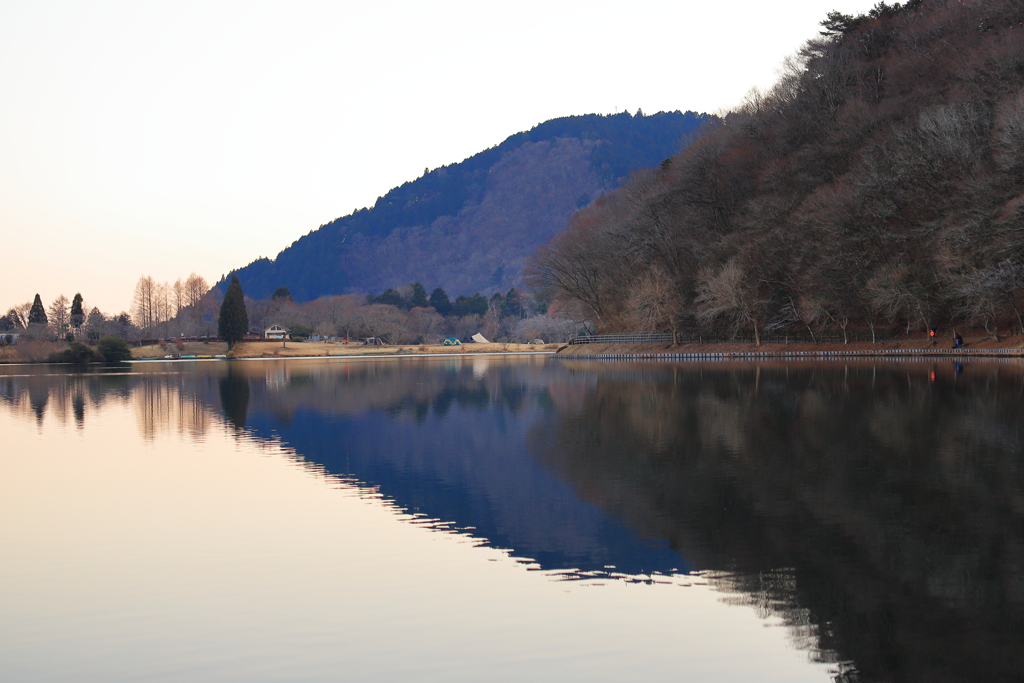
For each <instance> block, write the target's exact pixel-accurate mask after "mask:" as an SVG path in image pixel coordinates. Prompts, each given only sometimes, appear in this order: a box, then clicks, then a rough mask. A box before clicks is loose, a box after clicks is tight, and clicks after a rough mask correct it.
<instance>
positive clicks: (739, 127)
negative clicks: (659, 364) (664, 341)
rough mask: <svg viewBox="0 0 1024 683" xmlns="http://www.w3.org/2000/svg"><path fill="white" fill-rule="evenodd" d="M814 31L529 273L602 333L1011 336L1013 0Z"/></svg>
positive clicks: (913, 5) (588, 211) (1015, 142)
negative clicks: (773, 72) (768, 80)
mask: <svg viewBox="0 0 1024 683" xmlns="http://www.w3.org/2000/svg"><path fill="white" fill-rule="evenodd" d="M822 26H823V31H822V32H821V35H819V36H817V37H815V38H813V39H811V40H809V41H808V42H807V43H806V44H805V45H804V47H803V48H802V49H801V50H800V52H799V54H798V56H797V57H796V58H794V59H792V60H791V61H789V62H788V63H787V65H786V67H785V70H784V74H783V75H782V77H781V78H780V80H779V82H778V83H777V84H776V85H775V86H774V87H773V88H772V89H771V90H769V91H768V92H763V93H755V94H753V95H751V96H750V97H749V98H748V100H747V101H746V103H745V105H744V106H742V107H741V108H740V109H739V110H738V111H736V112H733V113H732V114H730V115H728V116H726V117H725V118H724V119H723V120H722V121H721V123H720V125H718V126H716V127H715V128H714V129H712V130H709V131H708V132H707V133H706V134H705V135H703V136H702V137H701V138H700V139H699V140H697V141H696V142H694V143H693V144H691V145H690V146H689V147H687V148H686V149H685V150H684V151H683V152H682V153H680V154H678V155H676V156H674V157H673V158H672V159H671V161H670V162H668V163H666V164H663V165H662V166H661V167H660V168H658V169H656V170H650V171H647V172H644V173H639V174H635V175H634V176H633V177H632V178H631V180H630V182H629V183H627V184H626V185H624V186H623V187H622V188H620V189H619V190H617V191H615V192H613V193H608V194H605V195H604V196H602V197H600V198H599V199H597V200H596V201H595V202H594V203H593V204H591V205H589V206H588V207H586V208H584V209H582V210H581V211H579V212H577V213H576V214H575V215H574V216H573V217H572V219H571V221H570V224H569V227H568V228H567V230H566V231H564V232H562V233H560V234H558V235H557V236H556V237H555V238H554V239H553V240H552V241H551V242H550V243H549V244H547V245H546V246H545V247H543V248H542V249H541V250H540V251H539V252H538V254H537V256H536V257H535V259H534V260H533V262H532V270H530V271H529V272H530V278H528V280H529V281H531V282H532V283H533V284H534V285H535V286H540V287H547V288H550V291H551V292H553V293H554V295H555V296H556V297H557V298H559V299H561V305H562V306H563V308H564V309H565V310H569V311H572V312H573V313H574V315H576V316H578V317H580V318H586V319H589V320H591V321H593V322H594V324H595V326H596V327H597V328H599V329H601V330H609V331H611V330H625V329H652V328H659V329H669V328H679V327H697V328H701V329H714V328H717V329H719V330H721V331H731V332H733V333H741V334H743V335H745V336H750V337H756V338H757V339H758V340H759V339H760V336H761V335H763V334H764V333H765V332H770V331H772V330H783V329H785V330H793V331H796V330H802V331H804V332H805V333H811V334H813V333H814V332H815V331H816V330H819V329H823V328H825V329H833V330H836V331H838V330H843V331H844V332H846V331H847V330H852V329H860V330H863V331H865V333H866V332H867V331H869V330H870V331H871V332H872V333H873V332H874V331H875V330H876V328H879V327H888V328H891V329H897V330H902V331H903V332H904V333H909V332H912V331H913V332H914V333H915V334H920V333H922V332H924V331H926V330H927V329H929V328H931V327H933V326H939V327H940V328H945V330H946V331H947V332H948V330H949V327H947V326H953V327H959V326H965V325H970V326H977V327H978V328H982V327H984V328H985V329H988V330H989V331H990V332H991V333H993V334H997V333H998V332H999V331H1000V330H1002V331H1006V330H1011V329H1012V330H1015V331H1019V330H1020V326H1021V310H1022V307H1024V240H1022V238H1024V2H1021V0H956V1H954V0H911V1H910V2H907V3H906V4H904V5H900V4H899V3H897V4H894V5H888V4H886V3H879V4H878V5H876V6H875V8H874V9H873V10H872V11H871V12H869V13H868V14H867V15H861V16H849V15H844V14H841V13H838V12H832V13H830V14H829V15H828V17H827V18H826V20H825V21H823V22H822Z"/></svg>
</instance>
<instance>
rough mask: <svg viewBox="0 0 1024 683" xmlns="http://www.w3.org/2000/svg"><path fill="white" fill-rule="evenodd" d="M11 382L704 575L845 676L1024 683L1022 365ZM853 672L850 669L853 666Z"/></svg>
mask: <svg viewBox="0 0 1024 683" xmlns="http://www.w3.org/2000/svg"><path fill="white" fill-rule="evenodd" d="M57 377H58V379H56V380H55V379H54V376H44V375H43V374H41V373H38V372H37V373H36V374H33V373H26V375H25V376H20V377H19V376H14V375H12V374H10V373H9V374H8V375H0V401H3V402H4V403H7V404H9V405H10V406H13V407H14V408H15V409H16V410H21V411H23V412H25V414H26V416H30V417H33V418H34V419H36V420H37V421H40V422H41V421H42V419H43V415H44V413H46V412H47V411H54V412H55V413H56V414H59V415H62V416H66V419H68V420H70V421H73V422H74V423H75V424H77V425H81V424H83V422H84V421H87V420H88V419H89V413H90V410H94V409H95V408H96V407H97V406H99V405H100V404H101V403H102V402H103V401H105V400H123V401H130V402H132V403H133V405H135V406H136V411H137V414H138V417H139V425H140V429H142V430H143V432H144V433H146V434H155V433H158V432H160V431H161V430H176V431H179V432H182V433H188V434H192V435H194V436H196V437H201V435H202V434H203V433H204V432H205V431H206V430H208V429H211V428H214V427H215V426H217V427H218V428H219V426H220V425H225V426H227V427H228V428H229V429H232V430H233V431H235V433H236V434H238V435H239V438H247V439H256V440H263V441H274V442H279V443H281V444H282V445H284V446H285V447H287V448H289V449H293V450H294V452H295V454H296V457H297V458H299V459H301V460H302V461H303V462H304V463H305V464H306V466H307V467H309V468H310V469H311V470H312V471H314V472H315V473H316V474H317V476H321V475H336V476H339V477H343V478H346V479H351V480H355V481H357V482H359V484H360V485H361V486H364V487H371V488H373V489H375V490H377V491H379V493H380V494H381V495H383V496H385V497H387V498H390V499H392V500H394V501H395V503H396V504H397V505H398V506H400V507H402V508H404V509H407V510H409V511H410V512H412V513H415V514H418V515H420V516H421V518H423V517H425V518H427V519H434V520H439V521H440V522H443V523H446V524H448V525H449V526H450V527H454V528H456V529H459V530H462V532H463V533H467V534H471V535H473V536H475V537H477V538H479V539H481V542H484V543H487V544H490V545H494V546H497V547H502V548H507V549H509V551H510V552H511V553H512V554H513V555H514V556H517V557H520V558H523V560H524V561H528V562H530V563H532V564H533V565H535V566H537V567H538V568H541V569H545V570H555V571H560V572H561V573H562V575H563V576H564V577H565V578H578V577H593V576H611V577H627V578H631V579H633V580H636V579H641V580H643V579H645V577H650V576H652V575H656V574H659V573H678V572H691V573H692V572H700V573H701V574H702V576H703V578H704V579H706V580H707V581H709V582H711V583H712V584H713V585H715V586H716V587H717V588H718V589H720V590H721V591H723V592H725V593H727V594H728V596H729V597H728V600H730V601H732V602H736V603H741V604H747V605H750V606H752V607H754V608H755V609H757V610H759V611H760V612H761V613H762V614H765V615H769V614H770V615H775V616H779V617H781V618H782V619H783V621H784V622H785V623H786V624H787V626H788V628H789V629H790V633H791V635H792V638H793V640H794V641H795V643H796V644H797V645H798V646H800V647H803V648H806V649H807V650H808V651H809V652H810V653H811V655H812V656H813V657H815V658H819V659H822V660H825V661H833V662H844V663H846V664H844V665H843V667H842V669H843V670H844V671H845V673H838V674H837V679H842V680H861V681H908V682H909V681H923V680H927V681H963V680H993V681H1001V680H1019V677H1020V675H1021V673H1020V672H1021V671H1024V654H1022V648H1021V646H1020V645H1021V643H1022V642H1024V468H1022V458H1024V455H1022V453H1024V449H1022V446H1024V433H1022V408H1024V372H1022V367H1021V365H1019V364H1016V363H995V362H992V363H989V362H982V361H978V362H971V363H966V364H964V365H959V364H953V363H948V362H947V363H931V362H928V363H922V362H916V363H915V362H908V363H896V362H888V363H887V362H867V361H864V362H849V363H832V364H823V363H822V364H817V363H803V364H783V363H735V364H731V363H718V364H618V363H599V362H589V363H588V362H578V361H562V360H560V361H550V360H548V361H545V360H544V359H537V358H534V359H516V360H510V361H503V360H492V359H486V358H477V359H472V360H468V359H467V360H460V359H444V360H434V359H401V360H395V361H390V362H389V361H374V362H362V361H360V362H323V361H313V362H305V361H285V362H235V363H219V364H214V363H209V364H197V365H193V366H189V365H171V364H161V365H155V366H152V367H151V368H150V367H143V368H138V367H136V368H135V369H134V370H133V372H132V373H131V374H118V375H114V376H107V375H98V376H94V375H88V374H86V375H75V374H70V373H69V374H66V375H59V373H58V375H57ZM851 662H852V664H849V663H851Z"/></svg>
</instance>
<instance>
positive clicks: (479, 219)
mask: <svg viewBox="0 0 1024 683" xmlns="http://www.w3.org/2000/svg"><path fill="white" fill-rule="evenodd" d="M706 118H707V117H706V116H705V115H701V114H695V113H693V112H686V113H685V114H684V113H680V112H660V113H658V114H654V115H651V116H644V115H643V114H642V113H640V112H638V113H637V115H636V116H632V115H630V114H629V113H623V114H616V115H613V116H600V115H596V114H590V115H586V116H570V117H565V118H559V119H553V120H551V121H547V122H545V123H542V124H540V125H538V126H536V127H535V128H533V129H531V130H529V131H525V132H522V133H517V134H516V135H513V136H511V137H509V138H508V139H506V140H505V141H504V142H502V143H501V144H500V145H498V146H496V147H492V148H491V149H488V150H485V151H483V152H480V153H479V154H476V155H474V156H472V157H470V158H469V159H466V160H465V161H463V162H461V163H458V164H452V165H449V166H444V167H441V168H437V169H434V170H433V171H430V172H429V173H426V174H425V175H424V176H422V177H421V178H418V179H417V180H414V181H411V182H408V183H405V184H403V185H402V186H400V187H397V188H395V189H393V190H391V191H390V192H388V193H387V194H386V195H384V196H383V197H381V198H379V199H378V200H377V202H376V204H375V205H374V206H373V207H372V208H370V209H362V210H359V211H356V212H354V213H352V214H351V215H348V216H344V217H341V218H338V219H336V220H334V221H331V222H330V223H327V224H326V225H322V226H320V228H319V229H318V230H315V231H313V232H310V233H309V234H308V235H305V236H304V237H302V238H300V239H299V240H296V241H295V242H294V243H293V244H292V245H291V246H289V247H288V248H286V249H285V250H283V251H282V252H281V253H280V254H278V256H277V257H276V258H275V259H273V260H271V259H259V260H257V261H254V262H253V263H251V264H249V265H248V266H246V267H244V268H241V269H238V270H237V271H233V272H234V273H235V274H237V275H238V277H239V279H240V280H241V282H242V287H243V289H244V290H245V292H246V294H247V295H249V296H251V297H253V298H267V297H269V296H270V295H271V294H272V293H273V291H274V290H275V289H276V288H277V287H281V286H286V287H288V288H289V290H290V291H291V293H292V296H293V297H294V298H295V299H296V300H297V301H307V300H311V299H315V298H317V297H320V296H324V295H328V294H343V293H346V292H370V293H375V292H380V291H382V290H384V289H387V288H389V287H400V286H402V285H404V284H406V283H409V282H422V283H423V284H424V285H426V286H427V287H428V289H429V288H433V287H444V288H445V289H446V290H447V291H449V292H451V293H453V294H463V293H466V294H468V293H472V292H476V291H481V292H488V291H493V290H498V289H508V288H509V287H511V286H515V285H518V284H519V283H520V281H521V275H520V273H521V269H522V264H523V262H524V260H525V259H526V258H527V257H528V256H529V255H530V254H532V253H533V252H534V250H536V248H537V247H538V246H539V245H541V244H543V243H545V242H547V241H548V240H549V239H550V238H551V237H552V236H554V235H555V234H556V233H557V232H558V231H559V230H561V229H562V228H563V227H564V226H565V222H566V220H567V219H568V217H569V216H570V215H571V214H572V212H573V211H574V210H576V209H577V208H579V207H580V206H583V205H585V204H587V203H588V202H590V201H591V199H593V198H595V197H598V196H600V195H601V194H603V193H605V192H607V191H609V190H611V189H614V188H615V187H617V186H618V185H619V184H620V183H621V182H622V181H623V180H625V178H626V177H627V176H628V175H629V174H630V173H631V172H633V171H635V170H637V169H640V168H644V167H649V166H655V165H657V164H658V163H659V162H661V161H662V160H663V159H665V158H667V157H669V156H671V155H673V154H675V153H677V152H678V151H679V150H680V148H681V146H682V145H683V144H684V140H685V139H686V138H687V136H689V135H690V134H692V133H693V132H694V131H695V130H696V129H697V128H698V127H699V126H700V125H701V123H703V122H704V120H705V119H706ZM231 274H232V273H228V275H227V279H226V280H225V282H226V281H227V280H230V277H231ZM223 284H224V283H219V284H218V286H219V287H222V286H223Z"/></svg>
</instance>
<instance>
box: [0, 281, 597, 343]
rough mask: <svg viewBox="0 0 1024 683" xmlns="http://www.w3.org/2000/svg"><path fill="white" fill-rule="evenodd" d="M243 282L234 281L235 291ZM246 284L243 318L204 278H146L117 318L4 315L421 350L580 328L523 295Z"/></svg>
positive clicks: (70, 331) (59, 334) (38, 324)
mask: <svg viewBox="0 0 1024 683" xmlns="http://www.w3.org/2000/svg"><path fill="white" fill-rule="evenodd" d="M235 284H236V283H235V278H234V277H233V278H232V282H231V284H230V285H229V287H228V291H230V290H231V289H232V287H234V286H235ZM237 287H238V292H237V297H238V298H239V301H241V302H242V306H243V308H242V310H241V312H239V311H238V310H237V303H236V302H233V301H232V302H231V305H229V306H226V305H225V302H226V301H228V296H227V291H226V292H225V293H224V294H221V292H220V291H219V290H217V289H210V288H209V287H208V285H207V283H206V281H205V280H204V279H203V278H202V277H200V276H198V275H196V274H195V273H193V274H192V275H190V276H189V277H188V278H187V279H186V280H185V281H181V280H179V281H177V282H175V283H174V285H167V284H160V283H157V282H155V281H154V280H153V278H152V277H150V276H145V275H144V276H141V277H140V278H139V281H138V283H137V285H136V288H135V296H134V300H133V306H132V309H131V312H127V311H123V312H121V313H119V314H117V315H113V316H110V315H105V314H103V313H101V312H100V311H99V309H97V308H93V309H92V310H91V311H90V312H89V313H88V314H85V313H84V311H85V310H86V308H87V306H86V305H85V303H84V301H83V299H82V296H81V295H80V294H76V295H75V297H74V299H73V301H71V302H68V300H67V297H65V296H63V295H61V296H59V297H58V298H57V299H56V300H54V302H53V303H52V304H51V305H50V306H49V307H44V306H43V303H42V301H41V299H40V297H39V295H38V294H37V295H36V296H35V299H34V301H32V302H28V303H26V304H22V305H18V306H14V307H12V308H11V309H10V311H9V312H8V314H7V315H5V316H3V317H0V335H3V334H4V333H7V334H19V335H21V336H25V337H29V338H36V339H40V340H47V339H48V340H67V341H72V340H80V341H89V342H95V341H96V340H99V339H100V338H102V337H105V336H110V335H112V336H116V337H120V338H122V339H127V340H132V341H139V340H143V339H153V338H168V337H178V336H185V337H216V336H220V337H221V338H222V339H225V341H227V340H229V339H230V340H231V341H232V343H233V342H234V341H238V340H240V339H242V338H243V337H245V336H247V335H252V334H259V333H260V332H262V331H263V330H264V329H266V328H268V327H270V326H271V325H273V324H280V325H283V326H285V327H287V328H289V329H290V330H291V331H292V334H293V335H294V336H297V337H311V336H318V337H323V338H328V337H340V338H343V339H359V338H361V337H378V338H381V339H382V340H384V341H386V342H388V343H396V344H400V343H404V344H412V343H433V342H435V341H436V340H437V339H438V338H440V337H447V336H457V337H460V338H465V337H469V336H471V335H473V334H476V333H478V332H479V333H482V334H483V335H484V336H485V337H486V338H487V339H489V340H491V341H496V342H532V341H534V340H536V339H542V340H545V341H565V340H566V339H568V338H569V337H570V336H571V335H572V334H574V333H575V332H576V331H577V325H576V324H575V323H574V322H573V321H572V320H570V319H567V318H565V317H564V316H562V317H560V316H558V315H553V316H548V315H547V314H546V312H547V303H546V302H545V301H544V300H542V299H539V298H537V297H535V296H533V295H531V294H524V293H522V292H520V291H519V290H516V289H515V288H512V289H510V290H508V291H507V292H504V293H502V292H496V293H494V294H493V295H491V296H490V297H487V296H484V295H482V294H479V293H476V294H473V295H471V296H466V295H460V296H458V297H456V298H455V300H454V301H452V300H451V299H450V298H449V297H448V294H447V293H446V292H445V291H444V289H442V288H440V287H438V288H435V289H434V290H433V291H432V292H431V293H430V294H429V295H428V294H427V292H426V289H425V288H424V287H423V285H422V284H420V283H418V282H414V283H411V284H409V285H406V286H405V287H402V288H401V289H388V290H386V291H385V292H383V293H381V294H379V295H376V296H374V295H356V294H350V295H344V296H325V297H320V298H319V299H316V300H314V301H309V302H305V303H297V302H295V301H293V299H292V296H291V294H290V292H289V291H288V289H287V288H286V287H279V288H278V289H277V291H276V292H275V293H274V295H273V296H272V297H271V298H269V299H264V300H256V299H251V298H249V297H246V296H244V294H242V292H241V285H237ZM225 316H227V318H225ZM225 320H226V322H225ZM226 330H229V331H228V332H225V331H226Z"/></svg>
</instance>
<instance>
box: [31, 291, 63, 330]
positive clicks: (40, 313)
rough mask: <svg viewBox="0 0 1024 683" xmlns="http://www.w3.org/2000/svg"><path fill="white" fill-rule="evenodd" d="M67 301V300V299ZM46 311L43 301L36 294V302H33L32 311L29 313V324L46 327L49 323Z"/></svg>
mask: <svg viewBox="0 0 1024 683" xmlns="http://www.w3.org/2000/svg"><path fill="white" fill-rule="evenodd" d="M65 301H67V299H65ZM47 322H48V321H47V319H46V309H45V308H43V300H42V299H40V298H39V295H38V294H36V298H35V300H34V301H33V302H32V310H30V311H29V312H28V324H29V325H45V324H46V323H47Z"/></svg>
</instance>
